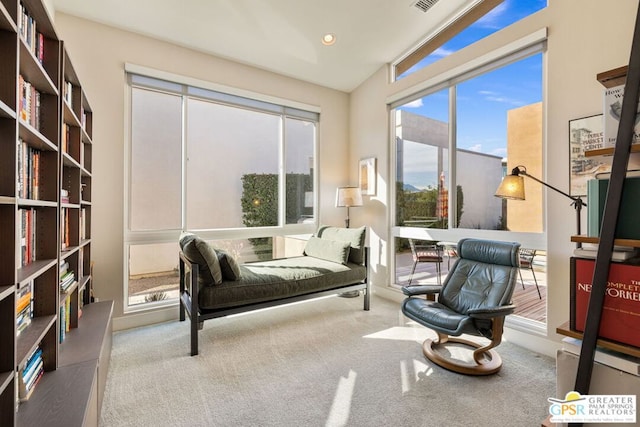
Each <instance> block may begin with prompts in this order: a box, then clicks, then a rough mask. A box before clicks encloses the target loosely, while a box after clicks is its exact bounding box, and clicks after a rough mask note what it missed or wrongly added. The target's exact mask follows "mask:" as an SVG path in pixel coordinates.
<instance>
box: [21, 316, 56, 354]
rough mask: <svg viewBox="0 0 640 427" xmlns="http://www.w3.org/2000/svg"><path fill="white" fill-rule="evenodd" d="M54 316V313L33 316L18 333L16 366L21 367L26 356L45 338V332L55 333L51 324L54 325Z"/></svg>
mask: <svg viewBox="0 0 640 427" xmlns="http://www.w3.org/2000/svg"><path fill="white" fill-rule="evenodd" d="M56 318H57V317H56V315H55V314H51V315H49V316H39V317H34V318H33V319H32V320H31V324H30V325H29V326H27V328H26V329H25V330H23V331H22V332H21V333H20V335H19V336H18V339H17V345H16V360H17V363H16V366H20V367H22V365H23V364H24V362H25V360H26V358H27V357H28V356H29V354H31V353H32V352H33V350H34V349H35V347H36V345H38V343H40V342H41V341H42V340H43V339H44V338H45V335H46V334H48V333H51V332H53V333H54V335H55V328H52V326H53V325H55V323H56Z"/></svg>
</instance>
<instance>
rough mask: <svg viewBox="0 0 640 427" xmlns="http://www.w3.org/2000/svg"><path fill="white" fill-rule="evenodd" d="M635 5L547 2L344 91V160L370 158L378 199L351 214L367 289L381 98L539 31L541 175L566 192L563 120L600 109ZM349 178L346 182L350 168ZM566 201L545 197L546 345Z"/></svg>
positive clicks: (564, 293)
mask: <svg viewBox="0 0 640 427" xmlns="http://www.w3.org/2000/svg"><path fill="white" fill-rule="evenodd" d="M637 7H638V1H636V0H625V1H615V2H603V1H600V0H549V5H548V7H547V8H546V9H545V10H542V11H540V12H538V13H536V14H535V15H532V16H530V17H529V18H527V19H525V20H523V21H520V22H519V23H516V24H515V25H513V26H511V27H510V28H507V29H505V30H503V31H500V32H499V33H496V34H494V35H492V36H491V37H489V38H487V39H485V40H482V41H480V42H478V43H476V44H475V45H473V46H471V47H469V48H468V49H465V50H463V51H461V52H458V53H456V54H454V55H451V56H450V57H448V58H445V59H443V60H441V61H440V62H438V63H436V64H434V65H432V66H431V67H428V68H426V69H423V70H420V71H418V72H416V73H414V74H412V75H410V76H408V77H405V78H403V79H401V80H399V81H398V82H395V83H389V76H388V69H387V67H384V68H381V69H380V70H379V71H378V72H376V73H375V74H374V75H373V76H371V77H370V78H369V79H368V80H367V81H366V82H364V83H363V84H362V85H361V86H360V87H358V88H357V89H356V90H355V91H354V92H352V93H351V107H350V110H351V122H350V134H351V143H352V145H351V158H352V161H351V163H353V162H355V161H357V159H358V158H362V157H368V156H375V157H377V158H378V188H379V191H378V195H377V196H376V197H373V198H371V200H369V201H367V202H365V208H364V209H362V210H354V213H353V215H352V217H353V218H352V221H353V223H354V224H355V225H360V224H368V225H370V226H371V228H372V233H371V247H372V255H373V264H374V276H373V277H372V283H373V284H374V285H376V286H377V287H378V288H380V287H384V286H385V285H386V284H387V283H388V281H389V273H390V272H389V265H390V262H391V254H390V253H389V250H390V247H389V244H388V243H389V242H388V239H389V234H388V232H389V187H390V185H392V183H393V182H394V180H393V177H392V176H390V150H389V141H390V137H389V134H390V131H389V118H388V111H387V106H386V105H385V99H387V97H390V96H392V95H394V94H398V93H401V92H404V91H405V90H407V89H409V88H411V87H412V86H415V85H418V84H419V83H421V82H423V81H427V80H429V79H430V78H434V77H436V76H438V75H439V74H441V73H443V72H445V71H447V70H449V69H451V68H453V67H456V66H460V65H461V64H464V63H466V62H468V61H470V60H472V59H474V58H476V57H478V56H480V55H482V54H485V53H487V52H491V51H492V50H495V49H497V48H498V47H501V46H503V45H505V44H507V43H509V42H511V41H514V40H517V39H519V38H521V37H524V36H526V35H528V34H530V33H533V32H535V31H536V30H539V29H541V28H544V27H547V28H548V43H547V55H546V60H545V67H546V72H545V77H544V78H545V80H546V82H545V83H546V84H545V88H544V100H545V111H544V118H545V124H546V134H545V137H546V148H545V151H544V157H543V158H544V162H545V176H544V178H545V179H546V181H547V182H549V183H552V184H553V185H555V186H558V187H559V188H563V189H568V188H569V145H568V144H569V135H568V121H569V120H571V119H576V118H580V117H585V116H589V115H593V114H598V113H600V112H602V111H601V110H602V89H603V88H602V86H601V85H600V83H598V82H597V80H596V74H597V73H599V72H602V71H605V70H608V69H612V68H616V67H619V66H621V65H625V64H627V63H628V60H629V53H630V48H631V38H632V36H633V27H634V22H635V16H636V11H637ZM350 173H351V174H352V177H354V176H355V168H354V169H352V170H350ZM567 202H568V200H567V199H566V198H564V197H563V196H561V195H559V194H556V193H554V192H548V193H547V200H546V218H545V223H546V230H547V236H548V237H547V258H548V264H547V268H548V270H547V274H548V286H549V289H548V316H547V319H548V320H547V335H548V337H549V338H550V339H551V340H554V341H559V339H560V338H561V337H560V336H558V335H556V334H555V328H556V327H557V326H559V325H561V324H562V323H564V322H566V321H567V320H568V319H569V257H570V256H571V254H572V250H573V247H574V246H573V244H572V243H571V242H570V236H571V235H572V234H575V214H574V210H573V209H572V208H571V206H569V203H567ZM507 338H508V339H509V338H510V339H512V340H514V341H516V342H519V343H520V344H522V345H524V346H529V347H532V348H536V349H537V348H539V346H540V345H541V343H543V344H544V343H545V342H548V341H544V340H542V341H541V340H539V339H537V338H535V337H534V338H532V337H529V336H527V335H526V334H521V333H518V332H516V331H508V333H507ZM552 346H553V345H550V347H552Z"/></svg>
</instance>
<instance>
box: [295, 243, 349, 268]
mask: <svg viewBox="0 0 640 427" xmlns="http://www.w3.org/2000/svg"><path fill="white" fill-rule="evenodd" d="M350 249H351V244H350V243H349V242H338V241H334V240H326V239H320V238H318V237H310V238H309V240H308V241H307V244H306V246H305V248H304V254H305V255H308V256H312V257H315V258H320V259H324V260H327V261H332V262H337V263H339V264H345V265H346V264H347V261H348V260H349V250H350Z"/></svg>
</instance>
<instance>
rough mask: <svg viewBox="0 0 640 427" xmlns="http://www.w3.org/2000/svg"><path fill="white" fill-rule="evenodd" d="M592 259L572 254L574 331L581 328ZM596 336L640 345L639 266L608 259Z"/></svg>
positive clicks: (588, 297) (571, 317)
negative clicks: (605, 282)
mask: <svg viewBox="0 0 640 427" xmlns="http://www.w3.org/2000/svg"><path fill="white" fill-rule="evenodd" d="M594 269H595V260H593V259H584V258H571V288H570V318H569V325H570V328H571V329H572V330H574V331H579V332H584V328H585V324H586V318H587V311H588V307H589V299H590V296H591V289H592V280H593V272H594ZM606 285H607V286H606V290H605V297H604V303H603V306H602V315H601V316H602V317H601V319H600V327H599V330H598V336H599V337H600V338H604V339H608V340H611V341H616V342H619V343H622V344H627V345H632V346H636V347H640V322H638V319H639V318H640V266H639V265H634V264H628V263H620V262H611V263H610V264H609V275H608V277H607V284H606Z"/></svg>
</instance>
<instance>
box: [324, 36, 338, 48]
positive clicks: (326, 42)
mask: <svg viewBox="0 0 640 427" xmlns="http://www.w3.org/2000/svg"><path fill="white" fill-rule="evenodd" d="M335 42H336V35H335V34H332V33H327V34H325V35H324V36H322V44H323V45H325V46H331V45H332V44H334V43H335Z"/></svg>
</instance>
